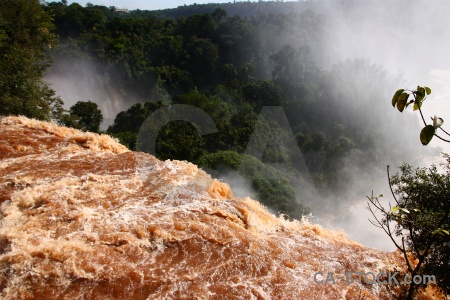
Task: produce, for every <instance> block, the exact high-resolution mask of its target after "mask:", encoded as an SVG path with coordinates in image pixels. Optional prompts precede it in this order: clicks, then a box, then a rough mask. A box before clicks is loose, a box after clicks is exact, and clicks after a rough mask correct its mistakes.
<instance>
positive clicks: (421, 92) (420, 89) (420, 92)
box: [416, 86, 425, 101]
mask: <svg viewBox="0 0 450 300" xmlns="http://www.w3.org/2000/svg"><path fill="white" fill-rule="evenodd" d="M416 94H417V96H418V97H420V101H422V99H423V97H425V88H424V87H421V86H418V87H417V90H416Z"/></svg>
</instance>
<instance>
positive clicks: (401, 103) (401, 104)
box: [397, 92, 409, 112]
mask: <svg viewBox="0 0 450 300" xmlns="http://www.w3.org/2000/svg"><path fill="white" fill-rule="evenodd" d="M408 98H409V94H408V93H406V92H404V93H402V94H401V95H400V96H398V98H397V109H398V111H399V112H402V111H403V110H404V109H405V106H406V103H407V102H408Z"/></svg>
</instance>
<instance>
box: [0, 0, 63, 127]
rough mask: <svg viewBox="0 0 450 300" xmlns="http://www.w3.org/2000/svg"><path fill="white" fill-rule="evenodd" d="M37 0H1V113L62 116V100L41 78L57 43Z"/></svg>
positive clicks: (49, 117) (42, 116)
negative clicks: (51, 50)
mask: <svg viewBox="0 0 450 300" xmlns="http://www.w3.org/2000/svg"><path fill="white" fill-rule="evenodd" d="M52 30H53V25H52V20H51V17H50V16H49V15H48V14H47V13H46V12H45V11H44V10H43V8H42V7H41V5H40V4H39V1H38V0H0V53H1V56H0V114H1V115H25V116H27V117H30V118H37V119H41V120H49V119H51V118H53V119H59V117H60V113H61V112H62V109H61V107H62V100H61V99H60V98H59V97H56V96H55V92H54V91H53V90H52V89H51V88H50V87H49V85H48V84H47V83H46V82H44V81H43V80H42V76H43V75H44V71H45V70H46V68H47V67H48V66H49V65H50V62H51V60H50V57H49V55H48V54H49V49H50V48H52V47H54V46H55V44H56V36H55V35H54V34H52V33H51V32H52Z"/></svg>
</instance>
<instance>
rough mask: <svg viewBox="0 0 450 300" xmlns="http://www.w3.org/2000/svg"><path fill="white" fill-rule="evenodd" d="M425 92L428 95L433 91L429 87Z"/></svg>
mask: <svg viewBox="0 0 450 300" xmlns="http://www.w3.org/2000/svg"><path fill="white" fill-rule="evenodd" d="M425 91H426V92H427V95H429V94H431V89H430V88H429V87H427V86H426V87H425Z"/></svg>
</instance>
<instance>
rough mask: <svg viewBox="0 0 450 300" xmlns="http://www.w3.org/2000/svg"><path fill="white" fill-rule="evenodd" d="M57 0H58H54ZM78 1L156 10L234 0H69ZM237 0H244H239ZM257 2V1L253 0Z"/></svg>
mask: <svg viewBox="0 0 450 300" xmlns="http://www.w3.org/2000/svg"><path fill="white" fill-rule="evenodd" d="M53 1H57V0H53ZM73 2H76V3H78V4H80V5H81V6H85V5H86V3H88V2H90V3H92V4H94V5H103V6H107V7H109V6H115V7H117V8H128V9H142V10H156V9H164V8H175V7H178V6H182V5H184V4H186V5H189V4H193V3H197V4H206V3H228V2H233V0H228V1H223V0H222V1H221V0H216V1H212V0H194V1H190V0H91V1H85V0H83V1H81V0H80V1H69V3H73ZM237 2H242V0H239V1H237ZM253 2H255V1H253Z"/></svg>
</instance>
